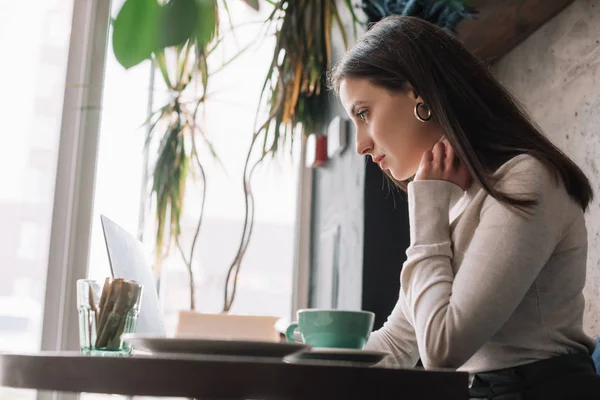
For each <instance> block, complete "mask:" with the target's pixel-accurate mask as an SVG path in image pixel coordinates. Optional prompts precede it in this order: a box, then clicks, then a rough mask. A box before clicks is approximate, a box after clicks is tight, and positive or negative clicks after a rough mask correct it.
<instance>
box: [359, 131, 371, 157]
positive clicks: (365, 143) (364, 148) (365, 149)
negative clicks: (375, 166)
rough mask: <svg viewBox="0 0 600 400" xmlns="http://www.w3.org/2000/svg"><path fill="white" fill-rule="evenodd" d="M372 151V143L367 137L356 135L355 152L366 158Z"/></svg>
mask: <svg viewBox="0 0 600 400" xmlns="http://www.w3.org/2000/svg"><path fill="white" fill-rule="evenodd" d="M372 150H373V141H372V140H371V138H370V137H369V136H368V135H364V134H362V135H361V134H360V133H358V132H357V133H356V152H357V153H358V154H359V155H361V156H366V155H367V154H369V153H370V152H371V151H372Z"/></svg>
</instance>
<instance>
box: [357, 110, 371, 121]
mask: <svg viewBox="0 0 600 400" xmlns="http://www.w3.org/2000/svg"><path fill="white" fill-rule="evenodd" d="M367 114H368V111H367V110H362V111H359V112H357V113H356V116H357V117H358V118H359V119H361V120H363V121H366V120H367Z"/></svg>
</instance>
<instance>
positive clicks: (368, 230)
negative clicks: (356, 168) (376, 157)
mask: <svg viewBox="0 0 600 400" xmlns="http://www.w3.org/2000/svg"><path fill="white" fill-rule="evenodd" d="M364 199H365V200H364V234H363V242H364V247H363V260H364V261H363V282H362V309H363V310H369V311H373V312H374V313H375V315H376V317H375V328H376V329H377V328H379V327H380V326H381V325H383V323H384V322H385V320H386V319H387V317H388V315H389V314H390V313H391V311H392V309H393V308H394V305H395V304H396V301H397V300H398V293H399V291H400V271H401V269H402V264H403V263H404V261H405V260H406V248H407V247H408V246H409V244H410V230H409V226H408V203H407V202H406V194H405V193H404V192H402V191H400V190H398V189H397V188H396V187H394V186H393V184H392V183H391V181H389V180H388V179H387V177H385V175H384V174H383V172H381V169H380V168H379V167H378V166H377V165H376V164H374V163H373V162H371V161H370V160H369V161H367V162H366V174H365V189H364Z"/></svg>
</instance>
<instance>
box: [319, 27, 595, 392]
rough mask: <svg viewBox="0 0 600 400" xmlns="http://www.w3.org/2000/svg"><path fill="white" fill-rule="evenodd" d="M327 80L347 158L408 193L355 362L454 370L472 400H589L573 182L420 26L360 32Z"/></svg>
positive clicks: (562, 160) (469, 63) (571, 169)
mask: <svg viewBox="0 0 600 400" xmlns="http://www.w3.org/2000/svg"><path fill="white" fill-rule="evenodd" d="M329 81H330V85H331V87H332V88H333V89H334V90H335V91H336V92H337V93H338V94H339V96H340V99H341V102H342V104H343V106H344V108H345V110H346V112H347V113H348V115H349V116H350V117H351V118H352V120H353V121H354V123H355V125H356V135H357V136H356V148H357V151H358V153H359V154H361V155H370V156H371V157H372V159H373V161H374V162H375V163H377V164H379V166H380V167H381V169H382V170H383V171H385V173H386V174H387V175H388V176H389V177H390V178H391V179H392V180H393V181H394V182H395V183H396V184H397V185H398V186H400V187H401V188H403V189H405V190H407V192H408V203H409V216H410V236H411V244H410V247H409V248H408V250H407V252H406V253H407V260H406V262H405V263H404V265H403V267H402V271H401V275H400V282H401V290H400V296H399V299H398V303H397V305H396V307H395V309H394V310H393V312H392V314H391V315H390V317H389V319H388V321H387V322H386V323H385V325H384V326H383V328H381V329H380V330H378V331H376V332H373V334H372V335H371V337H370V339H369V342H368V344H367V348H369V349H376V350H384V351H387V352H389V353H391V354H392V355H394V356H395V358H396V360H397V362H399V363H400V365H401V366H405V367H414V366H415V364H416V363H417V361H418V360H419V358H420V359H421V361H422V363H423V365H424V367H425V368H428V369H431V368H456V369H459V370H464V371H468V372H470V373H471V374H473V375H472V377H473V381H472V384H471V396H472V397H473V398H498V399H499V398H500V397H495V396H509V397H502V399H505V398H506V399H508V398H510V399H512V398H515V399H516V398H536V399H537V398H540V399H541V398H543V399H552V398H565V399H574V398H580V397H577V396H578V394H579V393H582V396H586V395H590V396H591V398H600V391H598V389H597V387H598V385H599V384H598V383H597V381H598V379H600V378H599V377H598V376H597V375H596V373H595V369H594V364H593V362H592V360H591V357H590V354H591V353H592V351H593V350H594V347H595V343H594V340H592V339H591V338H590V337H588V336H587V335H586V334H585V333H584V331H583V327H582V317H583V311H584V298H583V295H582V289H583V287H584V284H585V274H586V257H587V233H586V227H585V220H584V211H585V210H586V209H587V207H588V205H589V204H590V201H591V200H592V197H593V193H592V188H591V186H590V183H589V181H588V179H587V178H586V176H585V175H584V173H583V172H582V171H581V170H580V169H579V168H578V167H577V166H576V165H575V164H574V163H573V162H572V161H571V160H569V158H568V157H567V156H566V155H565V154H563V153H562V152H561V151H560V150H559V149H557V148H556V147H555V146H554V145H553V144H552V143H551V142H550V141H549V140H548V139H546V138H545V137H544V136H543V135H542V133H540V130H539V128H538V127H536V125H534V124H533V123H532V122H531V121H530V120H529V118H528V117H527V116H526V114H525V112H524V111H523V110H522V108H521V107H520V106H519V105H518V104H517V103H516V102H515V101H514V100H513V99H512V98H511V96H510V95H509V93H508V92H507V91H506V90H505V89H504V88H503V87H502V86H501V85H500V84H499V83H498V82H497V81H496V80H495V79H494V78H493V76H492V75H491V73H490V72H489V70H488V69H487V68H486V67H485V66H484V65H483V64H482V63H481V62H480V61H479V60H478V59H476V58H475V57H474V56H473V55H471V54H470V53H469V52H468V51H467V50H466V49H465V48H464V47H463V46H462V45H461V44H460V43H459V42H458V41H457V40H456V39H454V38H453V37H452V36H451V35H449V34H447V33H445V32H444V31H443V30H441V29H440V28H437V27H436V26H434V25H432V24H429V23H427V22H425V21H423V20H421V19H417V18H410V17H388V18H386V19H384V20H382V21H381V22H379V23H377V24H376V25H374V26H373V27H372V28H371V29H370V30H369V31H368V32H367V33H366V34H365V35H364V37H362V38H361V40H360V41H359V42H358V43H357V44H356V46H355V47H353V48H352V49H351V50H350V51H349V52H348V53H347V54H346V55H345V57H344V58H343V59H342V60H341V62H340V63H339V64H338V65H336V66H335V67H334V68H333V69H332V71H330V74H329ZM561 390H566V392H564V394H562V396H563V397H561V393H562V392H561ZM510 396H513V397H510ZM520 396H525V397H520ZM581 398H587V397H581Z"/></svg>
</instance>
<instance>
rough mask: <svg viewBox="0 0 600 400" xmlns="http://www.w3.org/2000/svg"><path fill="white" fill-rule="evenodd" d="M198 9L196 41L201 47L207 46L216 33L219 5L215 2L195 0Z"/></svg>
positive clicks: (212, 0) (211, 0) (213, 0)
mask: <svg viewBox="0 0 600 400" xmlns="http://www.w3.org/2000/svg"><path fill="white" fill-rule="evenodd" d="M194 1H195V2H196V6H197V7H198V10H197V14H196V40H197V41H198V44H199V45H200V47H204V46H206V45H207V44H208V43H209V42H210V41H211V40H212V38H213V35H214V33H215V31H216V28H217V24H218V19H217V3H216V1H215V0H194Z"/></svg>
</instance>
